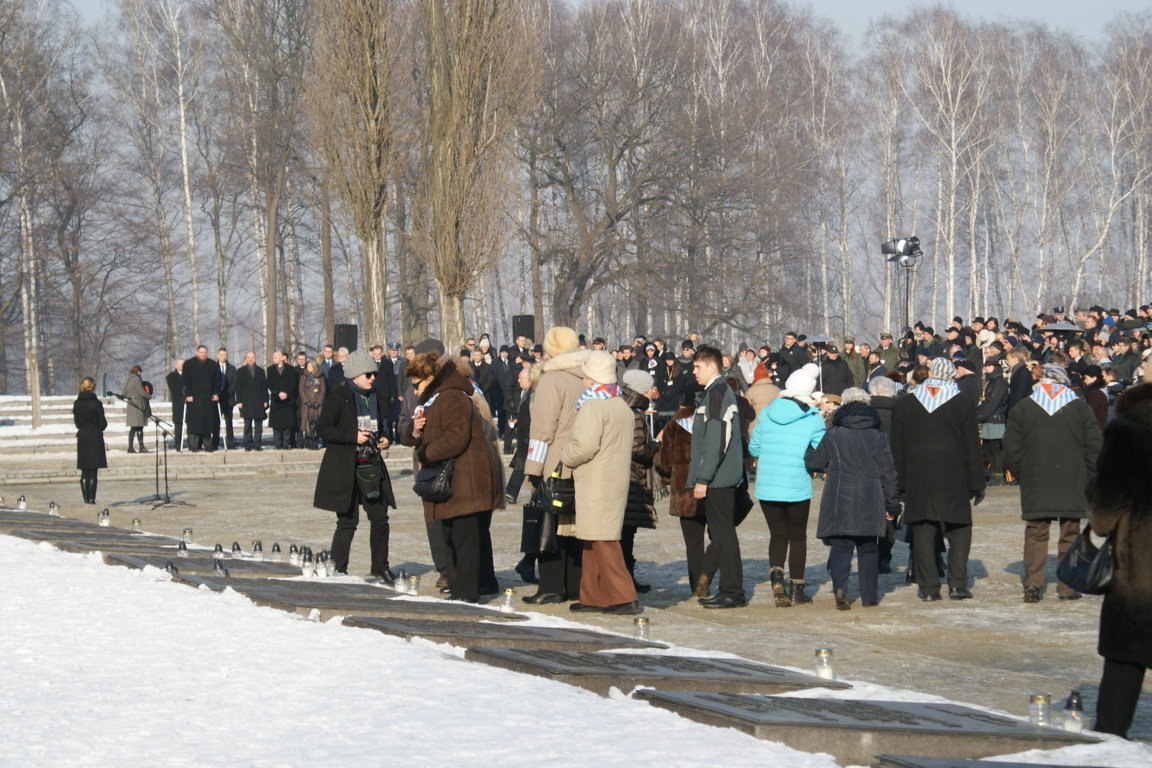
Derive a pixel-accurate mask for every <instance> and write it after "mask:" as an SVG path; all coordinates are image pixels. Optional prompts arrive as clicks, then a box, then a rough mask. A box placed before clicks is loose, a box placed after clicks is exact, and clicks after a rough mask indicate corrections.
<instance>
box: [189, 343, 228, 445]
mask: <svg viewBox="0 0 1152 768" xmlns="http://www.w3.org/2000/svg"><path fill="white" fill-rule="evenodd" d="M182 375H183V377H184V402H185V404H186V405H185V406H184V417H185V421H186V422H187V423H188V450H190V451H194V452H195V451H199V450H205V451H208V452H209V453H211V452H212V451H213V450H215V449H214V448H213V447H212V442H211V437H212V434H213V433H214V432H215V431H216V430H217V429H219V428H220V411H219V406H218V405H217V403H218V402H219V400H220V391H219V379H220V369H219V368H218V367H217V366H216V363H215V362H213V361H212V360H209V359H208V347H206V346H204V345H203V344H201V345H200V346H198V347H196V356H195V357H190V358H188V359H187V360H185V361H184V370H183V372H182Z"/></svg>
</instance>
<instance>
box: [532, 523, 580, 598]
mask: <svg viewBox="0 0 1152 768" xmlns="http://www.w3.org/2000/svg"><path fill="white" fill-rule="evenodd" d="M556 542H557V544H559V551H558V552H553V553H551V554H547V555H540V556H539V559H538V560H537V563H539V565H540V590H539V591H540V592H541V593H548V594H558V595H568V596H569V597H571V598H572V599H576V597H577V596H578V595H579V594H580V561H581V560H582V558H583V551H584V544H583V542H581V541H580V539H577V538H576V537H574V536H557V537H556Z"/></svg>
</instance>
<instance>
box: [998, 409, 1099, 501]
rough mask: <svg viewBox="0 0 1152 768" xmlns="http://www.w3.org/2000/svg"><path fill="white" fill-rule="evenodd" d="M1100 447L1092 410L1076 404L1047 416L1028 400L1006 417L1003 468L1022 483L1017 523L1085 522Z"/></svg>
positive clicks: (1097, 429) (1097, 428)
mask: <svg viewBox="0 0 1152 768" xmlns="http://www.w3.org/2000/svg"><path fill="white" fill-rule="evenodd" d="M1100 441H1101V436H1100V427H1099V426H1097V424H1096V419H1095V417H1093V415H1092V409H1091V408H1089V407H1088V403H1086V402H1084V401H1083V400H1080V399H1079V398H1077V399H1076V400H1073V401H1071V402H1069V403H1068V404H1067V405H1065V406H1063V407H1062V408H1060V410H1058V411H1056V412H1055V413H1054V414H1052V415H1051V416H1049V415H1048V413H1047V412H1046V411H1045V410H1044V409H1043V408H1041V407H1040V406H1039V405H1038V404H1037V403H1036V401H1035V400H1032V399H1031V398H1029V399H1028V400H1024V401H1023V402H1021V403H1020V404H1019V405H1017V406H1016V407H1015V408H1013V409H1012V410H1011V411H1009V413H1008V426H1007V428H1006V429H1005V432H1004V467H1005V469H1007V470H1008V471H1009V472H1011V473H1012V476H1013V477H1015V478H1017V479H1018V480H1019V481H1020V512H1021V517H1022V518H1023V519H1024V520H1042V519H1046V518H1058V517H1085V516H1086V515H1087V513H1088V498H1087V496H1086V492H1087V489H1088V486H1089V484H1091V483H1092V482H1093V481H1094V480H1095V479H1096V459H1097V457H1098V456H1099V454H1100Z"/></svg>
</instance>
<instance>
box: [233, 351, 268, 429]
mask: <svg viewBox="0 0 1152 768" xmlns="http://www.w3.org/2000/svg"><path fill="white" fill-rule="evenodd" d="M235 381H236V392H235V399H236V407H237V408H238V409H239V410H240V418H241V419H243V420H244V450H245V451H262V450H264V448H263V447H262V446H261V445H260V442H261V440H262V439H263V437H264V435H263V432H264V419H266V418H267V417H268V376H267V374H265V373H264V369H263V368H261V367H260V366H258V365H256V353H255V352H251V351H250V352H248V353H246V354H245V355H244V365H242V366H240V368H238V369H237V370H236V377H235Z"/></svg>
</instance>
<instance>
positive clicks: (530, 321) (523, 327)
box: [512, 315, 539, 343]
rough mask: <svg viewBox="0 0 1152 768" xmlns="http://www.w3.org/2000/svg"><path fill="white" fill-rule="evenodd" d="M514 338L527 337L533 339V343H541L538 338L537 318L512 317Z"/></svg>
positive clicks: (525, 316) (528, 316) (532, 316)
mask: <svg viewBox="0 0 1152 768" xmlns="http://www.w3.org/2000/svg"><path fill="white" fill-rule="evenodd" d="M512 336H513V338H515V337H516V336H527V337H528V338H530V339H532V342H533V343H536V342H538V341H539V339H537V338H536V316H535V315H512Z"/></svg>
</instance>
